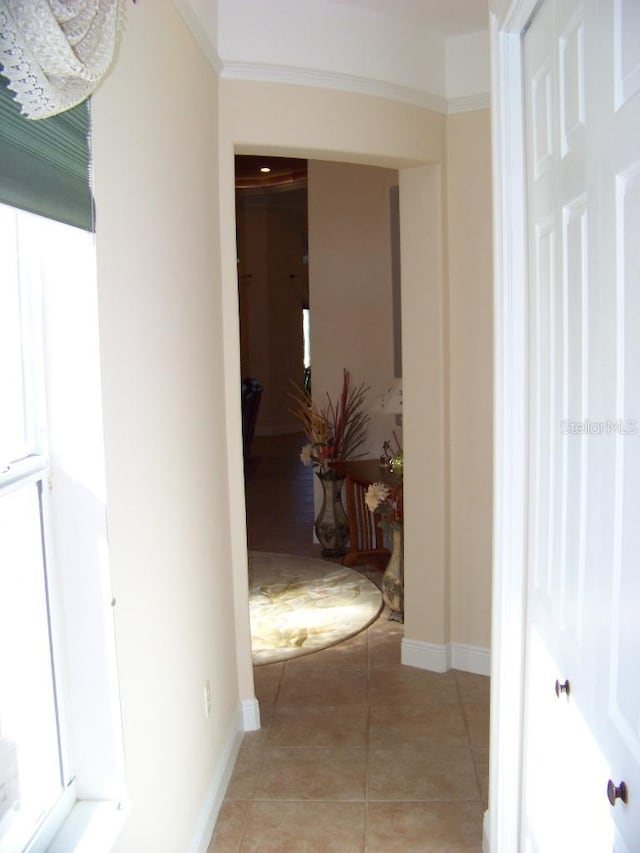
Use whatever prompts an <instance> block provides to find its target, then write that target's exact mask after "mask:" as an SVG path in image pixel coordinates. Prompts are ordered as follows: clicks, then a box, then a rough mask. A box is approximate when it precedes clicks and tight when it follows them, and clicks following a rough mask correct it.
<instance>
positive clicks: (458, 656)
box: [449, 643, 491, 675]
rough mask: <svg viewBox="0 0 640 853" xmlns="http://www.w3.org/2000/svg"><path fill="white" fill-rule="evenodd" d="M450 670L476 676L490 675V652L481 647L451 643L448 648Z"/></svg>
mask: <svg viewBox="0 0 640 853" xmlns="http://www.w3.org/2000/svg"><path fill="white" fill-rule="evenodd" d="M449 650H450V652H449V654H450V660H451V668H452V669H459V670H461V671H462V672H473V673H475V674H476V675H491V651H490V650H489V649H485V648H483V647H482V646H466V645H464V643H452V644H451V645H450V646H449Z"/></svg>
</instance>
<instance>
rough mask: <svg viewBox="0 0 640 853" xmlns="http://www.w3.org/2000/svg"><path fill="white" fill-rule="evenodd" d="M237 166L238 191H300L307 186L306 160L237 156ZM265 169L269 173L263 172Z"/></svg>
mask: <svg viewBox="0 0 640 853" xmlns="http://www.w3.org/2000/svg"><path fill="white" fill-rule="evenodd" d="M235 164H236V189H256V188H262V189H269V188H270V187H278V188H279V189H283V188H288V189H298V188H299V187H300V186H305V185H306V180H307V161H306V160H300V159H297V158H294V157H262V156H255V155H240V154H236V158H235ZM265 168H267V169H269V171H268V172H263V171H262V169H265Z"/></svg>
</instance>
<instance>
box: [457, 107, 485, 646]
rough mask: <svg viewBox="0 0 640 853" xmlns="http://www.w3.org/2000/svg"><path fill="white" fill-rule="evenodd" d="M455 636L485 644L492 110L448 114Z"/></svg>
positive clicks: (462, 641)
mask: <svg viewBox="0 0 640 853" xmlns="http://www.w3.org/2000/svg"><path fill="white" fill-rule="evenodd" d="M447 210H448V244H449V259H448V267H449V387H450V391H449V437H450V555H449V559H450V577H451V638H452V641H453V642H456V643H467V644H471V645H478V646H483V647H486V648H488V647H489V644H490V630H489V628H490V609H491V559H492V557H491V531H492V502H493V489H492V477H493V453H492V447H493V427H492V424H493V267H492V243H491V240H492V235H491V128H490V114H489V111H488V110H482V111H478V112H470V113H464V114H461V115H456V116H450V117H449V118H448V120H447Z"/></svg>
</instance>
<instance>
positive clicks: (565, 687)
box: [556, 678, 571, 699]
mask: <svg viewBox="0 0 640 853" xmlns="http://www.w3.org/2000/svg"><path fill="white" fill-rule="evenodd" d="M561 693H566V695H567V698H568V697H569V694H570V693H571V685H570V684H569V679H568V678H567V680H566V681H565V682H564V683H562V684H560V682H559V681H558V679H556V696H557V697H558V699H559V698H560V694H561Z"/></svg>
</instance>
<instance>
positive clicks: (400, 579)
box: [382, 526, 404, 622]
mask: <svg viewBox="0 0 640 853" xmlns="http://www.w3.org/2000/svg"><path fill="white" fill-rule="evenodd" d="M391 533H392V542H393V547H392V550H391V556H390V557H389V562H388V563H387V568H386V569H385V572H384V575H383V576H382V599H383V601H384V603H385V604H386V605H387V607H388V608H389V610H391V616H390V617H389V618H390V619H391V620H393V621H396V622H403V621H404V560H403V555H402V527H399V526H398V527H394V528H393V530H392V531H391Z"/></svg>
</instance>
